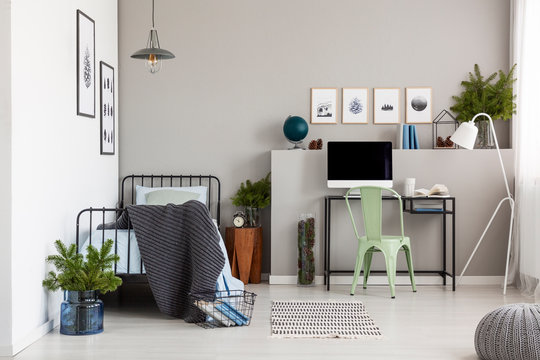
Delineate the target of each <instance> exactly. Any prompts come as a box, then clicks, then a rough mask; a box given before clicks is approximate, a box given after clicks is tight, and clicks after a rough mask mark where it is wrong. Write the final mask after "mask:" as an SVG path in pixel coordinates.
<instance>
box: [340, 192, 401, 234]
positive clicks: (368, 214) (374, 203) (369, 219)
mask: <svg viewBox="0 0 540 360" xmlns="http://www.w3.org/2000/svg"><path fill="white" fill-rule="evenodd" d="M357 190H360V197H361V199H362V215H363V216H364V228H365V231H366V237H367V239H368V240H369V241H378V242H381V237H382V192H383V191H388V192H390V193H392V194H393V195H394V196H396V197H397V199H398V201H399V219H400V223H401V237H402V238H403V237H404V236H405V235H404V232H403V204H402V201H401V196H400V195H399V194H398V193H397V192H395V191H394V190H392V189H390V188H385V187H380V186H358V187H354V188H351V189H349V191H347V193H346V194H345V202H346V203H347V210H349V215H350V217H351V221H352V224H353V228H354V233H355V235H356V237H357V238H358V239H360V235H359V234H358V230H357V228H356V222H355V220H354V215H353V212H352V209H351V205H350V203H349V196H350V193H351V192H353V191H355V192H356V191H357Z"/></svg>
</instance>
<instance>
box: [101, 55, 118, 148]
mask: <svg viewBox="0 0 540 360" xmlns="http://www.w3.org/2000/svg"><path fill="white" fill-rule="evenodd" d="M99 73H100V76H99V78H100V81H99V94H100V96H99V98H100V106H99V108H100V113H101V114H100V118H101V132H100V138H101V140H100V142H101V154H102V155H114V143H115V141H114V139H115V133H114V129H115V127H114V123H115V121H114V119H115V116H114V108H115V103H114V88H115V82H114V68H113V67H112V66H110V65H109V64H107V63H105V62H103V61H100V62H99Z"/></svg>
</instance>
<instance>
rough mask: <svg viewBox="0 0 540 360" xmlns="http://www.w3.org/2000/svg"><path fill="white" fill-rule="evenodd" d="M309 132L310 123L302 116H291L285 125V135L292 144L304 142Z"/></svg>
mask: <svg viewBox="0 0 540 360" xmlns="http://www.w3.org/2000/svg"><path fill="white" fill-rule="evenodd" d="M308 130H309V128H308V123H307V122H306V120H304V119H303V118H301V117H300V116H289V117H288V118H287V120H285V123H284V124H283V134H284V135H285V137H286V138H287V140H289V141H290V142H292V143H296V142H299V141H302V140H303V139H304V138H305V137H306V136H307V134H308Z"/></svg>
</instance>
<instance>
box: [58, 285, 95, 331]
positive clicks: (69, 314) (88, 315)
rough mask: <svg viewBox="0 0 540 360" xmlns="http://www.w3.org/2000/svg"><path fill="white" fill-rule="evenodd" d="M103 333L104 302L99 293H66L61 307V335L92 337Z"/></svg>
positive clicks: (67, 291)
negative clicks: (99, 297)
mask: <svg viewBox="0 0 540 360" xmlns="http://www.w3.org/2000/svg"><path fill="white" fill-rule="evenodd" d="M102 331H103V301H101V300H100V299H98V292H97V291H95V290H89V291H69V290H66V291H64V302H62V305H61V307H60V333H61V334H64V335H92V334H98V333H100V332H102Z"/></svg>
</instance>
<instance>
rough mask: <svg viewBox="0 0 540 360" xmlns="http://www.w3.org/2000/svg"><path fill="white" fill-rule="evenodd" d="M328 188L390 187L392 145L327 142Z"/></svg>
mask: <svg viewBox="0 0 540 360" xmlns="http://www.w3.org/2000/svg"><path fill="white" fill-rule="evenodd" d="M327 165H328V167H327V168H328V173H327V175H328V187H329V188H352V187H355V186H368V185H372V186H384V187H392V185H393V182H392V142H390V141H329V142H328V147H327Z"/></svg>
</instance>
